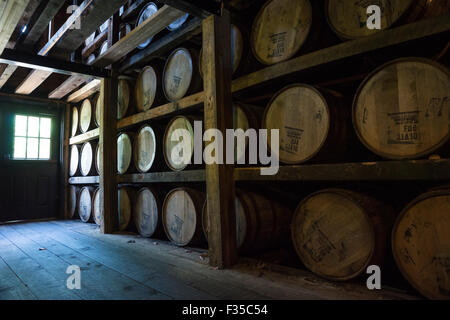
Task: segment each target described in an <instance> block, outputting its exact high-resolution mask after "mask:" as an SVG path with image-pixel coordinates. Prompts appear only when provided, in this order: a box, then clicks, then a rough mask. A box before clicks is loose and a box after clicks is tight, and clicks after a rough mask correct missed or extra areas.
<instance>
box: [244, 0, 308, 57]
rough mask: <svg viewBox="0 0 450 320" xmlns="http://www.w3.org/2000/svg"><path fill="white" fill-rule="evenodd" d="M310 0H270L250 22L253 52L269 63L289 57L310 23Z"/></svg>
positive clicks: (304, 35) (299, 46)
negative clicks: (251, 25)
mask: <svg viewBox="0 0 450 320" xmlns="http://www.w3.org/2000/svg"><path fill="white" fill-rule="evenodd" d="M312 18H313V13H312V7H311V3H310V1H309V0H297V1H291V0H269V1H267V2H266V3H265V4H264V5H263V7H262V8H261V10H260V11H259V13H258V15H257V17H256V18H255V20H254V22H253V27H252V34H251V40H250V43H251V47H252V51H253V54H254V56H255V57H256V58H257V59H258V60H259V61H260V62H261V63H263V64H266V65H270V64H275V63H278V62H282V61H285V60H288V59H290V58H292V57H293V56H294V55H295V54H296V53H297V52H298V51H299V50H300V48H301V47H302V45H303V44H304V43H305V41H306V39H307V38H308V35H309V33H310V30H311V26H312Z"/></svg>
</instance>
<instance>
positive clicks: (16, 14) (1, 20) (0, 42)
mask: <svg viewBox="0 0 450 320" xmlns="http://www.w3.org/2000/svg"><path fill="white" fill-rule="evenodd" d="M28 3H29V0H8V1H6V0H1V1H0V54H2V53H3V50H4V49H5V47H6V45H7V44H8V42H9V39H10V38H11V35H12V34H13V32H14V30H15V29H16V26H17V24H18V22H19V21H20V18H21V17H22V15H23V12H24V11H25V8H26V7H27V5H28Z"/></svg>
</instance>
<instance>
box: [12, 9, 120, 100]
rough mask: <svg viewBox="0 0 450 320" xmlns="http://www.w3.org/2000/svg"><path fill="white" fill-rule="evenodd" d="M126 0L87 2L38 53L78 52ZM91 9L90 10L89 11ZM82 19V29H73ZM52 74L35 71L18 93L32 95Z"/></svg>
mask: <svg viewBox="0 0 450 320" xmlns="http://www.w3.org/2000/svg"><path fill="white" fill-rule="evenodd" d="M125 2H126V0H96V1H94V0H85V1H83V3H82V4H81V5H80V6H79V7H78V8H77V9H76V10H75V11H74V12H73V13H72V15H71V16H70V17H69V19H67V21H66V22H65V23H64V25H63V26H62V27H61V28H60V29H59V30H58V31H57V32H56V33H55V34H54V35H53V37H52V38H51V39H50V40H49V41H48V43H47V44H46V45H45V46H44V47H43V48H42V49H41V50H40V51H39V52H38V54H39V55H43V56H44V55H47V54H49V52H50V50H52V49H54V50H56V52H55V56H59V57H61V56H64V55H67V54H68V53H70V52H73V51H74V50H76V49H77V48H78V47H79V46H80V45H81V44H82V43H83V42H84V41H85V40H86V39H87V38H88V37H89V35H91V34H92V33H93V32H95V31H96V30H97V29H98V28H99V27H100V25H101V24H102V23H104V22H105V21H106V20H107V19H108V18H110V17H111V16H112V15H113V14H114V13H115V12H116V11H118V10H119V9H120V7H121V6H122V5H123V4H124V3H125ZM88 9H89V10H88ZM77 19H80V20H79V22H80V26H81V28H80V29H77V28H73V25H74V23H75V22H76V21H77ZM51 74H52V72H48V71H43V70H34V71H32V72H30V74H29V75H28V76H27V77H26V78H25V79H24V80H23V82H22V83H21V84H20V85H19V86H18V87H17V89H16V93H18V94H30V93H32V92H33V91H34V90H35V89H36V88H38V87H39V86H40V85H41V84H42V83H43V82H44V81H45V80H46V79H47V78H48V77H49V76H50V75H51Z"/></svg>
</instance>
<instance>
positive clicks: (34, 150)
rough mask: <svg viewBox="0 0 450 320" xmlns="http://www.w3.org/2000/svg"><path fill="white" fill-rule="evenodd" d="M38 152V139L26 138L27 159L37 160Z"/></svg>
mask: <svg viewBox="0 0 450 320" xmlns="http://www.w3.org/2000/svg"><path fill="white" fill-rule="evenodd" d="M38 152H39V139H38V138H28V143H27V159H37V158H38V157H39V156H38Z"/></svg>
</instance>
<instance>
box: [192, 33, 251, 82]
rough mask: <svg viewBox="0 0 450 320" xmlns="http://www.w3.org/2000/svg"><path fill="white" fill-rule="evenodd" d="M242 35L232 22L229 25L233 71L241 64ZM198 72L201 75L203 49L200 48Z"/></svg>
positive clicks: (242, 50)
mask: <svg viewBox="0 0 450 320" xmlns="http://www.w3.org/2000/svg"><path fill="white" fill-rule="evenodd" d="M244 46H245V43H244V37H243V35H242V32H241V30H239V28H238V27H237V26H236V25H234V24H232V25H231V65H232V66H233V73H235V72H236V71H237V69H238V68H239V66H240V64H241V60H242V57H243V55H244V49H245V48H244ZM199 58H200V59H199V72H200V76H201V77H203V49H202V50H200V55H199Z"/></svg>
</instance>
